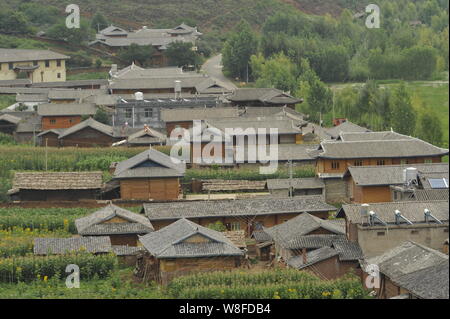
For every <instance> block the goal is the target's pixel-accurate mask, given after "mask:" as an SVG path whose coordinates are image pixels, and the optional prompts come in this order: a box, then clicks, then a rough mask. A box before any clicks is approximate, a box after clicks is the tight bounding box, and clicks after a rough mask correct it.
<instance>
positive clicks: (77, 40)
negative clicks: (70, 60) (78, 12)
mask: <svg viewBox="0 0 450 319" xmlns="http://www.w3.org/2000/svg"><path fill="white" fill-rule="evenodd" d="M94 33H95V32H94V30H92V29H91V28H90V26H89V24H88V23H87V22H86V21H85V20H81V21H80V28H78V29H77V28H72V29H69V28H67V27H66V24H65V22H61V23H58V24H55V25H54V26H52V27H51V28H50V29H49V30H48V31H47V36H49V37H50V38H53V39H57V40H64V41H67V42H68V43H70V44H74V45H80V44H83V43H84V42H87V41H89V40H91V39H92V38H93V37H94Z"/></svg>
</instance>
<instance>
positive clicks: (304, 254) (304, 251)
mask: <svg viewBox="0 0 450 319" xmlns="http://www.w3.org/2000/svg"><path fill="white" fill-rule="evenodd" d="M306 255H307V252H306V248H303V249H302V258H303V264H304V265H305V264H306V263H307V261H308V258H307V256H306Z"/></svg>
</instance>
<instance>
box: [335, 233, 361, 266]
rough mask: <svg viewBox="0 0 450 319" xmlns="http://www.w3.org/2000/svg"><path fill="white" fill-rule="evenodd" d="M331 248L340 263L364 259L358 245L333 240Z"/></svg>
mask: <svg viewBox="0 0 450 319" xmlns="http://www.w3.org/2000/svg"><path fill="white" fill-rule="evenodd" d="M333 248H334V249H336V251H337V252H338V253H339V260H340V261H352V260H360V259H362V258H364V254H363V251H362V250H361V247H360V246H359V244H358V243H356V242H352V241H349V240H347V238H338V239H336V240H333Z"/></svg>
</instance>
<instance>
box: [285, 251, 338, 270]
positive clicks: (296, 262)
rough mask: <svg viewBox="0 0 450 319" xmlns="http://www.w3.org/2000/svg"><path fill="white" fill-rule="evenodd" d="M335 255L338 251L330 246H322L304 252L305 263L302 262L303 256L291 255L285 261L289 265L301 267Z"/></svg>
mask: <svg viewBox="0 0 450 319" xmlns="http://www.w3.org/2000/svg"><path fill="white" fill-rule="evenodd" d="M337 255H339V253H338V252H337V251H336V250H335V249H333V248H330V247H322V248H319V249H315V250H312V251H310V252H308V253H307V254H306V263H304V262H303V256H295V257H292V258H290V259H289V260H288V261H287V262H286V263H287V264H288V265H289V266H290V267H293V268H297V269H303V268H306V267H309V266H311V265H314V264H317V263H318V262H321V261H324V260H327V259H330V258H332V257H335V256H337Z"/></svg>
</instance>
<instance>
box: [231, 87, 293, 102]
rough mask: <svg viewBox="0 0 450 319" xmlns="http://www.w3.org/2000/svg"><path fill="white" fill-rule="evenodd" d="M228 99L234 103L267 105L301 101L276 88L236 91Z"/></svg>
mask: <svg viewBox="0 0 450 319" xmlns="http://www.w3.org/2000/svg"><path fill="white" fill-rule="evenodd" d="M227 99H228V100H230V101H233V102H251V101H260V102H261V103H267V104H296V103H300V102H301V100H300V99H297V98H295V97H293V96H291V95H289V94H287V93H285V92H283V91H280V90H278V89H274V88H243V89H236V90H235V91H234V92H233V93H232V94H231V95H229V96H227Z"/></svg>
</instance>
